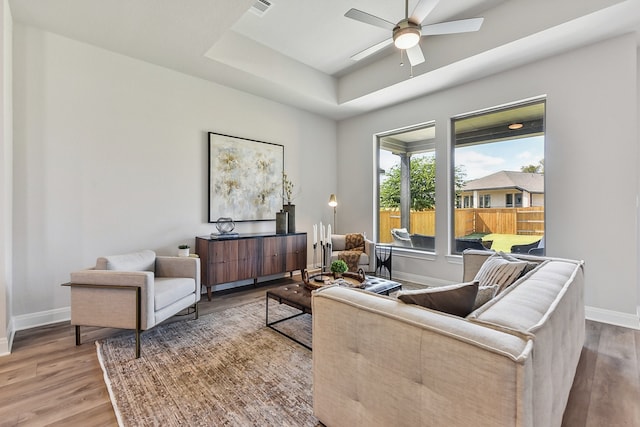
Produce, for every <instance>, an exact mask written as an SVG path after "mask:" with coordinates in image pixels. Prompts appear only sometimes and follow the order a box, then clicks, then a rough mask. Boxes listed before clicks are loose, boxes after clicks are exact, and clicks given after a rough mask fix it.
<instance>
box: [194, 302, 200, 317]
mask: <svg viewBox="0 0 640 427" xmlns="http://www.w3.org/2000/svg"><path fill="white" fill-rule="evenodd" d="M195 311H196V320H198V318H199V317H200V312H199V311H198V303H195Z"/></svg>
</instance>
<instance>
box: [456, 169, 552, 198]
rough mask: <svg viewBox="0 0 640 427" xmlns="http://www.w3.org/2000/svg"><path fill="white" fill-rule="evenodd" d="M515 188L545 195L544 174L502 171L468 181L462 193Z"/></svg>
mask: <svg viewBox="0 0 640 427" xmlns="http://www.w3.org/2000/svg"><path fill="white" fill-rule="evenodd" d="M509 188H515V189H517V190H524V191H528V192H529V193H544V174H541V173H530V172H516V171H500V172H496V173H492V174H491V175H487V176H484V177H482V178H478V179H474V180H471V181H468V182H467V183H466V184H465V185H464V186H463V187H462V191H477V190H502V189H509Z"/></svg>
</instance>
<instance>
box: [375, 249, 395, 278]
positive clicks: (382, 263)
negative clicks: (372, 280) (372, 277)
mask: <svg viewBox="0 0 640 427" xmlns="http://www.w3.org/2000/svg"><path fill="white" fill-rule="evenodd" d="M375 251H376V276H379V277H382V278H385V276H386V273H385V270H386V271H387V272H389V280H391V258H392V255H393V246H391V245H376V249H375Z"/></svg>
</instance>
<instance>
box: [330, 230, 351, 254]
mask: <svg viewBox="0 0 640 427" xmlns="http://www.w3.org/2000/svg"><path fill="white" fill-rule="evenodd" d="M346 245H347V236H346V235H344V234H332V235H331V250H332V251H334V252H335V251H344V248H345V247H346Z"/></svg>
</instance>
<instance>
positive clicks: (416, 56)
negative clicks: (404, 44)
mask: <svg viewBox="0 0 640 427" xmlns="http://www.w3.org/2000/svg"><path fill="white" fill-rule="evenodd" d="M405 52H407V58H409V63H411V66H412V67H415V66H416V65H418V64H422V63H423V62H424V54H423V53H422V48H420V44H417V45H415V46H414V47H411V48H409V49H407V50H406V51H405Z"/></svg>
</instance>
